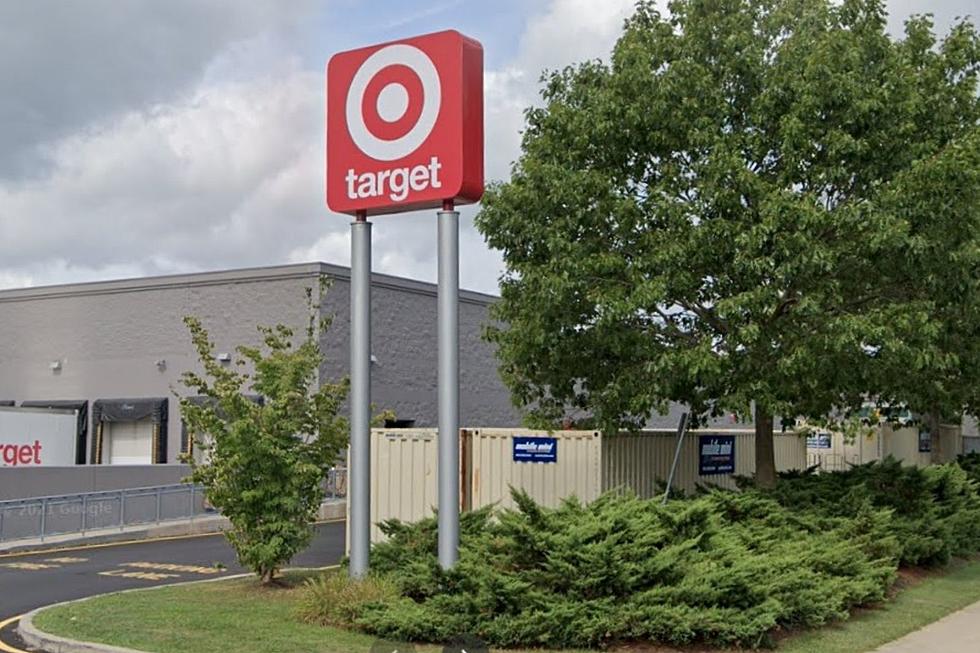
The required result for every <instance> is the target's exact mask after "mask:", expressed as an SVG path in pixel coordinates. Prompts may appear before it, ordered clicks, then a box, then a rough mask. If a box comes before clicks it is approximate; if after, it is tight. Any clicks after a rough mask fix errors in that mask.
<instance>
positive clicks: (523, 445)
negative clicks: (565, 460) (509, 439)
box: [514, 435, 558, 463]
mask: <svg viewBox="0 0 980 653" xmlns="http://www.w3.org/2000/svg"><path fill="white" fill-rule="evenodd" d="M514 462H515V463H556V462H558V439H557V438H536V437H530V436H525V435H515V436H514Z"/></svg>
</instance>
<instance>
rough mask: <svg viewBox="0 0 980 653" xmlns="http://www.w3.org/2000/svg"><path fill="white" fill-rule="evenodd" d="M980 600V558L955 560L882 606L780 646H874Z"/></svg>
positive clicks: (842, 650) (814, 652)
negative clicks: (970, 560) (969, 560)
mask: <svg viewBox="0 0 980 653" xmlns="http://www.w3.org/2000/svg"><path fill="white" fill-rule="evenodd" d="M976 601H980V561H976V560H975V561H972V562H954V563H952V564H951V565H950V566H949V567H948V568H947V569H945V570H943V571H942V572H936V573H935V574H932V575H929V576H927V577H926V578H923V579H921V580H917V581H915V582H914V583H913V584H912V585H911V586H909V587H906V588H905V589H903V590H902V591H900V592H899V593H898V594H897V595H896V596H895V597H894V598H893V599H892V600H891V601H888V602H887V603H885V604H883V605H882V606H880V607H878V608H875V609H872V610H865V611H862V612H861V613H860V614H858V615H856V616H854V617H852V618H851V619H849V620H848V621H845V622H842V623H840V624H836V625H833V626H828V627H826V628H821V629H819V630H814V631H810V632H805V633H801V634H799V635H796V636H794V637H792V638H789V639H787V640H785V641H783V642H782V643H781V645H780V646H779V651H783V652H785V653H854V652H855V651H872V650H874V649H876V648H877V647H879V646H881V645H882V644H885V643H886V642H890V641H892V640H895V639H898V638H899V637H902V636H903V635H907V634H909V633H911V632H912V631H915V630H918V629H920V628H922V627H923V626H925V625H927V624H930V623H932V622H934V621H936V620H938V619H941V618H943V617H945V616H946V615H947V614H950V613H951V612H956V611H957V610H960V609H961V608H965V607H966V606H968V605H970V604H971V603H975V602H976Z"/></svg>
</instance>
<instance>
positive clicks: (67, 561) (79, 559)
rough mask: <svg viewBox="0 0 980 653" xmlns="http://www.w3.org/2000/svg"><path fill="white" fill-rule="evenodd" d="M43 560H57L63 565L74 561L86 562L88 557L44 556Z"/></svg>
mask: <svg viewBox="0 0 980 653" xmlns="http://www.w3.org/2000/svg"><path fill="white" fill-rule="evenodd" d="M44 561H45V562H57V563H59V564H63V565H70V564H74V563H76V562H88V558H72V557H69V556H66V557H64V558H45V559H44Z"/></svg>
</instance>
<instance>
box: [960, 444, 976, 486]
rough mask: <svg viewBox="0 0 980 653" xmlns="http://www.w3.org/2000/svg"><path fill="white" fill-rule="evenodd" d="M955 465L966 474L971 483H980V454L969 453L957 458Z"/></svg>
mask: <svg viewBox="0 0 980 653" xmlns="http://www.w3.org/2000/svg"><path fill="white" fill-rule="evenodd" d="M956 464H958V465H959V466H960V468H961V469H962V470H963V471H964V472H966V475H967V476H968V477H970V480H971V481H973V482H974V483H980V453H976V452H970V453H965V454H962V455H960V456H957V457H956Z"/></svg>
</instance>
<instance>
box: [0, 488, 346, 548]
mask: <svg viewBox="0 0 980 653" xmlns="http://www.w3.org/2000/svg"><path fill="white" fill-rule="evenodd" d="M346 510H347V502H346V501H331V502H329V503H324V504H323V505H321V506H320V512H319V514H318V515H317V520H318V521H333V520H337V519H343V518H344V517H345V516H346ZM229 526H230V523H229V522H228V519H227V518H225V517H222V516H220V515H212V516H207V517H197V518H195V519H193V520H185V521H177V522H171V523H164V524H159V525H157V524H152V525H147V526H146V527H142V528H141V527H136V528H131V529H128V530H122V531H120V530H116V529H112V530H109V529H107V530H105V531H102V532H94V533H91V534H89V535H86V536H84V537H70V536H69V537H59V536H53V537H52V538H49V539H48V540H46V541H45V542H38V541H36V540H29V541H25V542H23V543H21V544H17V543H16V541H14V542H11V543H10V544H9V545H6V546H5V545H2V544H0V555H8V554H13V553H34V552H37V553H43V552H44V551H51V550H52V549H64V548H71V547H78V546H89V545H95V544H110V543H114V542H139V541H141V540H152V539H157V538H166V537H180V536H184V535H207V534H211V533H221V532H223V531H225V530H227V529H228V527H229Z"/></svg>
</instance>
